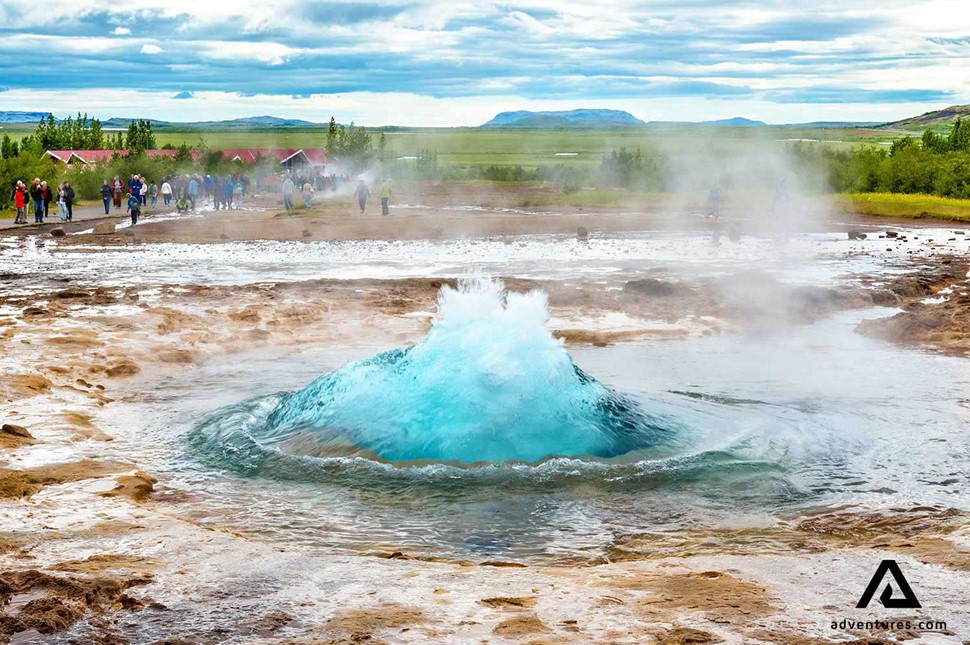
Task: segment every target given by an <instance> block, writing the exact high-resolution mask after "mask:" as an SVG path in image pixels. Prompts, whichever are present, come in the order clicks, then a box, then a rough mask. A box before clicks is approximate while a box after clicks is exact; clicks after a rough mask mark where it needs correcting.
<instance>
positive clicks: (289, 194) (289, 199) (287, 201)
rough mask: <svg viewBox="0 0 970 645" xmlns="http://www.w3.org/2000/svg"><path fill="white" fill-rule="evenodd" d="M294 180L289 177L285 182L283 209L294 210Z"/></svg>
mask: <svg viewBox="0 0 970 645" xmlns="http://www.w3.org/2000/svg"><path fill="white" fill-rule="evenodd" d="M293 188H294V186H293V180H292V179H290V176H289V175H287V176H286V179H284V180H283V208H285V209H286V210H293Z"/></svg>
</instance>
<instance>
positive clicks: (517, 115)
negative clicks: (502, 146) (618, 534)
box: [481, 110, 645, 128]
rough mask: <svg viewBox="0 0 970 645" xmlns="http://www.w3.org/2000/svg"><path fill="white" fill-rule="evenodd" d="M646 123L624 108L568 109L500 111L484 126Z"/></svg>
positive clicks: (528, 126) (624, 125) (559, 126)
mask: <svg viewBox="0 0 970 645" xmlns="http://www.w3.org/2000/svg"><path fill="white" fill-rule="evenodd" d="M641 125H645V124H644V122H643V121H641V120H640V119H638V118H636V117H635V116H633V115H632V114H630V113H629V112H624V111H622V110H566V111H562V112H530V111H528V110H518V111H516V112H500V113H499V114H496V115H495V117H494V118H493V119H492V120H491V121H489V122H488V123H485V124H484V125H482V126H481V127H483V128H603V127H629V126H641Z"/></svg>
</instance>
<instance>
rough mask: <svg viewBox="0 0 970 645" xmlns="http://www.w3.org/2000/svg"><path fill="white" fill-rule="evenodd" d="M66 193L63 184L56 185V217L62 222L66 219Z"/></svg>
mask: <svg viewBox="0 0 970 645" xmlns="http://www.w3.org/2000/svg"><path fill="white" fill-rule="evenodd" d="M66 199H67V194H66V191H65V190H64V184H61V185H60V186H58V187H57V219H59V220H61V221H62V222H66V221H67V201H66Z"/></svg>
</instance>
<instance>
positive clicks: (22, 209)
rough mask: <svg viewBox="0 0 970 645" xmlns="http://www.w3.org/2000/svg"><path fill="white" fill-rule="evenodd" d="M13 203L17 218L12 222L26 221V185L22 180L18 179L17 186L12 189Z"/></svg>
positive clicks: (21, 222) (22, 222)
mask: <svg viewBox="0 0 970 645" xmlns="http://www.w3.org/2000/svg"><path fill="white" fill-rule="evenodd" d="M13 205H14V207H15V208H16V209H17V219H15V220H14V224H26V223H27V187H26V186H24V182H22V181H18V182H17V187H16V188H14V191H13Z"/></svg>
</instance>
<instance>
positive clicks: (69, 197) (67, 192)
mask: <svg viewBox="0 0 970 645" xmlns="http://www.w3.org/2000/svg"><path fill="white" fill-rule="evenodd" d="M76 197H77V193H75V192H74V187H73V186H71V182H69V181H65V182H64V204H65V205H66V206H67V221H68V222H73V221H74V199H75V198H76Z"/></svg>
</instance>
